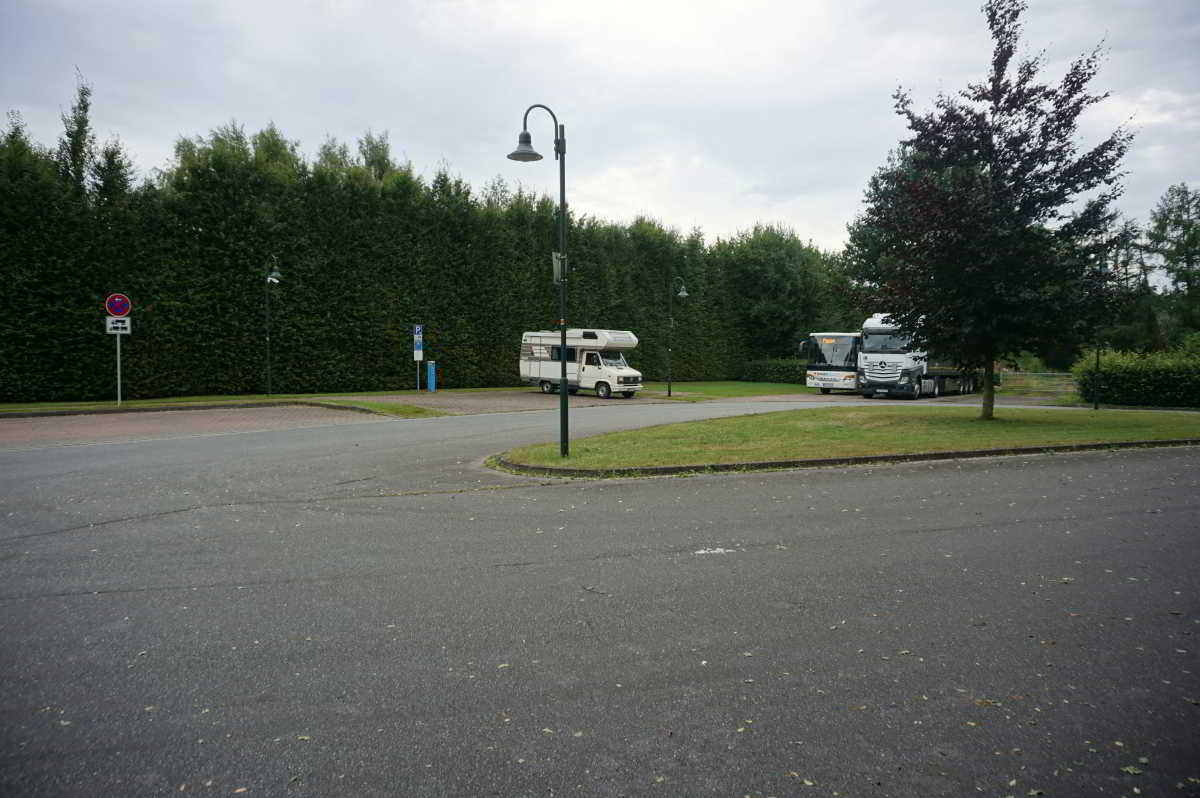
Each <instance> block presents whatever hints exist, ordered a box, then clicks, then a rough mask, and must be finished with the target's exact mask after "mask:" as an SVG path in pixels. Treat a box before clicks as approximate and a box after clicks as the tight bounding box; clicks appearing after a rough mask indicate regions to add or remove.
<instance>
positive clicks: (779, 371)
mask: <svg viewBox="0 0 1200 798" xmlns="http://www.w3.org/2000/svg"><path fill="white" fill-rule="evenodd" d="M807 369H808V361H807V360H788V359H782V358H781V359H775V360H749V361H747V362H745V363H743V364H742V372H741V376H740V377H739V379H740V380H742V381H743V382H785V383H795V384H798V385H803V384H804V378H805V375H806V373H807Z"/></svg>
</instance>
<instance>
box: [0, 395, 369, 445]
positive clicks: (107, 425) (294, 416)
mask: <svg viewBox="0 0 1200 798" xmlns="http://www.w3.org/2000/svg"><path fill="white" fill-rule="evenodd" d="M387 420H388V419H387V417H386V416H374V415H370V414H368V413H357V412H352V411H345V410H329V409H326V408H323V407H306V406H302V405H288V406H284V407H253V408H236V409H235V408H231V409H227V410H170V411H145V412H130V413H97V414H91V415H80V416H49V417H45V416H44V417H40V418H0V449H24V448H31V447H37V446H53V445H60V446H63V445H77V444H85V443H119V442H128V441H138V440H155V439H163V438H189V437H193V436H196V435H217V434H223V433H230V432H254V431H260V430H275V429H297V428H302V427H324V426H329V425H331V424H362V423H369V422H379V421H387Z"/></svg>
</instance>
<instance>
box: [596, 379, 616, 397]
mask: <svg viewBox="0 0 1200 798" xmlns="http://www.w3.org/2000/svg"><path fill="white" fill-rule="evenodd" d="M596 396H598V397H600V398H601V399H607V398H609V397H610V396H612V388H609V387H608V383H607V382H598V383H596Z"/></svg>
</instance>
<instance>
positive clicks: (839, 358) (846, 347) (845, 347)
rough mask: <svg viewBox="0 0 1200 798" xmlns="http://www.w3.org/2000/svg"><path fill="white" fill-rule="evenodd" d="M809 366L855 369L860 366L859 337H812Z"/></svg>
mask: <svg viewBox="0 0 1200 798" xmlns="http://www.w3.org/2000/svg"><path fill="white" fill-rule="evenodd" d="M808 365H809V366H829V367H843V368H851V369H852V368H855V367H856V366H858V336H857V335H810V336H809V337H808Z"/></svg>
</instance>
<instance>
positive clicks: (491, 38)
mask: <svg viewBox="0 0 1200 798" xmlns="http://www.w3.org/2000/svg"><path fill="white" fill-rule="evenodd" d="M980 5H981V4H980V3H979V2H973V1H972V0H934V1H933V2H926V3H922V4H920V5H918V6H915V7H907V6H900V5H897V4H891V3H884V2H872V1H871V0H854V2H824V1H822V2H792V3H784V2H765V1H763V0H759V1H757V2H746V0H739V1H738V2H675V1H674V0H672V1H671V2H665V1H664V2H654V0H643V2H640V3H636V2H628V1H627V0H621V1H620V2H617V1H614V2H606V3H604V4H603V5H600V4H595V3H576V2H560V3H555V4H550V5H544V4H534V3H516V2H509V1H508V0H504V1H502V2H467V1H466V0H463V1H447V2H391V3H379V2H367V1H366V0H362V1H355V0H345V1H342V2H339V1H336V0H330V1H329V2H307V3H285V2H258V1H257V0H243V1H241V2H238V1H237V0H220V1H219V2H218V1H215V0H214V1H213V2H170V1H168V2H161V3H155V4H147V3H135V2H128V1H126V0H98V1H97V2H89V3H76V2H65V0H44V1H42V2H34V1H31V0H9V2H6V3H5V4H4V5H3V8H2V9H0V43H2V44H3V47H4V52H5V54H6V57H5V67H6V69H5V70H4V71H3V74H2V75H0V104H2V105H3V107H4V110H6V111H9V110H11V111H16V112H19V113H20V115H21V116H22V118H23V120H24V122H25V125H26V127H27V128H28V131H29V134H30V136H31V138H33V139H34V140H35V141H37V142H38V143H40V144H43V145H46V146H52V145H53V144H54V143H55V142H56V141H57V139H58V137H59V135H60V134H61V131H62V122H61V119H60V117H61V114H62V113H64V112H66V111H68V110H69V108H70V106H71V103H72V102H73V101H74V97H75V86H76V69H77V68H78V70H79V73H80V74H82V76H83V78H84V80H86V81H87V82H88V83H89V84H91V85H92V87H93V92H94V93H93V98H92V99H93V103H92V116H91V118H92V125H93V129H94V131H95V133H96V136H97V140H98V142H100V143H103V142H104V141H106V140H108V139H110V138H113V137H114V136H115V137H118V138H119V139H120V140H121V142H122V144H123V145H124V147H125V150H126V152H127V154H128V155H129V156H130V158H131V159H132V160H133V162H134V164H135V166H136V167H137V169H138V172H139V175H141V176H143V177H145V176H148V175H149V174H151V172H152V170H154V169H158V168H163V167H165V166H167V165H168V164H169V163H170V161H171V159H172V153H173V150H174V146H175V142H176V141H177V140H178V139H179V138H180V137H196V136H206V135H208V134H209V132H210V131H211V130H213V129H214V128H216V127H219V126H221V125H224V124H226V123H229V122H231V121H236V122H238V123H239V124H241V125H243V126H244V128H245V130H246V132H247V133H253V132H256V131H258V130H261V129H262V128H264V127H266V126H267V125H268V124H270V123H274V124H275V125H276V126H277V127H278V128H279V130H280V131H281V132H282V133H283V134H284V135H285V136H286V137H287V138H288V139H289V140H293V141H296V142H298V143H299V146H300V150H301V151H302V152H303V153H304V154H305V155H306V156H307V157H308V158H309V159H310V160H311V159H313V158H314V157H315V155H316V153H317V151H318V149H319V147H320V146H321V144H322V143H323V142H324V141H325V140H326V138H327V137H334V138H336V139H338V140H339V141H342V142H343V143H346V144H348V145H350V147H351V148H352V149H353V148H354V145H355V143H356V142H357V140H358V138H359V137H360V136H362V134H364V133H365V132H367V131H368V130H371V131H374V132H375V133H382V132H386V133H387V134H388V137H389V141H390V144H391V147H392V154H393V157H394V159H395V160H397V161H398V162H404V161H408V162H409V163H411V165H412V167H413V169H414V171H415V172H416V173H417V174H418V175H422V176H424V177H426V178H428V177H431V176H432V175H433V174H435V173H436V172H437V171H438V170H439V169H440V168H443V167H444V168H445V169H446V170H447V171H448V172H449V173H450V174H451V175H454V176H457V177H461V178H462V179H464V180H465V181H467V182H468V183H469V184H470V185H471V186H472V187H473V188H474V189H476V190H479V189H482V188H483V187H484V185H486V184H487V183H488V182H490V181H491V180H493V179H494V178H496V177H502V178H503V179H504V180H505V181H506V182H507V183H508V184H509V185H511V186H516V185H520V186H523V187H525V188H526V189H528V190H532V191H534V192H537V193H539V194H542V193H544V194H548V195H550V196H552V197H557V191H558V189H557V182H558V171H557V166H556V164H555V162H554V160H553V152H552V146H553V145H552V139H553V127H552V123H551V121H550V117H549V116H548V115H546V114H545V113H544V112H542V111H540V110H538V111H534V112H533V113H532V114H531V115H530V120H529V130H530V132H531V134H532V136H533V144H534V146H535V147H536V148H537V149H539V150H540V151H541V152H542V153H543V155H545V156H546V158H545V160H543V161H541V162H539V163H534V164H523V163H515V162H512V161H509V160H507V159H506V158H505V155H506V154H507V153H508V152H510V151H511V150H512V149H513V148H514V146H515V145H516V138H517V132H518V131H519V130H520V127H521V118H522V115H523V113H524V112H525V109H526V108H527V107H529V106H530V105H531V104H534V103H544V104H546V105H548V106H550V107H551V108H552V109H553V110H554V112H555V114H557V116H558V120H559V121H560V122H561V123H562V124H563V125H565V127H566V135H567V143H568V152H567V164H566V176H567V201H568V203H569V204H570V206H571V209H572V211H573V213H575V214H577V215H589V216H593V217H598V218H602V219H606V220H610V221H614V222H620V223H627V222H629V221H631V220H632V219H633V218H634V217H635V216H638V215H645V216H649V217H651V218H654V219H656V220H658V221H660V222H661V223H662V224H664V225H665V226H667V227H670V228H674V229H677V230H679V231H680V232H681V233H685V234H686V233H687V232H688V231H690V230H691V229H693V228H697V227H698V228H700V229H701V230H702V231H703V232H704V234H705V238H706V240H707V241H708V242H709V243H711V242H712V241H714V240H715V239H717V238H718V237H720V238H728V237H730V236H733V235H735V234H737V233H738V232H739V231H742V230H747V229H750V228H751V227H753V226H754V225H755V224H756V223H761V224H778V225H783V226H786V227H789V228H791V229H793V230H794V231H795V232H796V234H797V235H798V236H799V237H801V238H802V239H805V240H812V241H813V242H814V243H816V244H817V245H819V246H821V247H823V248H825V249H840V248H841V246H842V244H843V242H844V239H845V230H846V225H847V224H848V223H849V222H851V221H852V220H853V219H854V217H855V216H856V215H857V214H858V213H859V211H860V209H861V199H862V194H863V190H864V188H865V187H866V183H867V180H868V179H869V177H870V176H871V174H872V173H873V172H874V171H875V170H876V169H877V168H878V167H879V166H880V165H882V164H883V163H884V160H885V159H886V157H887V154H888V152H889V150H891V149H892V148H894V147H895V146H896V144H897V143H898V142H899V141H900V140H901V139H902V138H904V137H905V136H906V129H905V127H904V125H903V123H902V121H901V120H900V118H899V117H897V116H896V115H895V113H894V111H893V108H892V105H893V102H892V94H893V93H894V91H895V90H896V88H897V87H903V88H905V89H907V90H910V91H911V92H912V95H913V98H914V104H915V107H916V108H917V109H921V110H923V109H927V108H929V107H931V105H932V103H933V101H934V99H935V97H936V95H937V93H938V92H939V91H944V92H947V93H951V92H955V91H958V90H959V89H962V88H964V87H965V86H966V85H967V84H968V83H969V82H972V81H976V80H980V79H982V78H983V77H984V76H985V75H986V74H987V71H988V68H989V66H990V61H991V51H992V42H991V39H990V37H989V35H988V31H987V27H986V24H985V20H984V17H983V14H982V13H981V11H980ZM1023 20H1024V36H1023V39H1022V44H1023V48H1022V53H1023V54H1025V55H1028V54H1032V53H1037V52H1039V51H1043V50H1044V51H1045V61H1046V68H1045V70H1044V71H1043V73H1042V80H1043V81H1045V82H1050V83H1056V82H1057V81H1058V79H1059V78H1060V77H1061V76H1062V74H1063V72H1064V71H1065V68H1066V65H1067V64H1068V63H1069V62H1070V61H1071V60H1073V59H1074V58H1076V57H1078V56H1079V55H1081V54H1083V53H1086V52H1088V51H1090V50H1091V49H1092V48H1093V47H1095V46H1096V45H1097V44H1100V43H1101V42H1102V41H1103V43H1104V47H1105V50H1106V52H1107V56H1106V58H1105V60H1104V62H1103V65H1102V67H1101V70H1100V74H1099V75H1098V76H1097V78H1096V79H1095V80H1094V81H1093V83H1092V84H1091V86H1090V88H1091V90H1092V91H1096V92H1104V91H1108V92H1111V96H1110V97H1109V99H1107V100H1105V101H1104V102H1102V103H1100V104H1099V106H1097V107H1096V108H1095V109H1093V110H1092V111H1090V112H1089V113H1088V114H1087V116H1086V117H1085V119H1084V124H1083V125H1082V127H1081V135H1080V138H1079V143H1080V145H1081V147H1082V148H1088V147H1090V146H1093V145H1095V144H1097V143H1099V142H1100V141H1101V140H1102V139H1103V138H1104V137H1106V136H1107V135H1108V134H1109V133H1111V132H1112V130H1113V129H1115V128H1116V127H1117V126H1119V125H1121V124H1123V123H1126V122H1128V123H1129V125H1130V127H1131V129H1133V130H1134V131H1135V133H1136V137H1135V139H1134V141H1133V144H1132V146H1131V147H1130V150H1129V154H1128V155H1127V157H1126V159H1125V162H1124V171H1126V172H1127V173H1128V174H1127V176H1126V177H1125V179H1124V185H1125V195H1124V196H1123V197H1122V198H1121V200H1120V201H1119V203H1118V207H1119V208H1120V209H1121V210H1122V211H1124V212H1125V213H1126V215H1127V216H1129V217H1131V218H1135V219H1137V220H1138V221H1140V222H1145V221H1146V220H1147V219H1148V217H1149V214H1150V211H1151V209H1152V208H1153V207H1154V205H1155V204H1156V203H1157V201H1158V199H1159V197H1161V196H1162V194H1163V193H1164V192H1165V191H1166V189H1167V187H1168V186H1170V185H1173V184H1176V183H1180V182H1186V183H1188V184H1189V185H1192V186H1197V185H1198V184H1200V165H1198V161H1200V159H1198V158H1197V145H1196V142H1197V141H1198V140H1200V2H1196V0H1146V1H1145V2H1128V1H1127V0H1126V1H1124V2H1123V1H1122V0H1030V8H1029V10H1028V11H1027V12H1026V14H1025V15H1024V17H1023Z"/></svg>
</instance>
